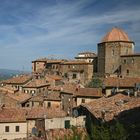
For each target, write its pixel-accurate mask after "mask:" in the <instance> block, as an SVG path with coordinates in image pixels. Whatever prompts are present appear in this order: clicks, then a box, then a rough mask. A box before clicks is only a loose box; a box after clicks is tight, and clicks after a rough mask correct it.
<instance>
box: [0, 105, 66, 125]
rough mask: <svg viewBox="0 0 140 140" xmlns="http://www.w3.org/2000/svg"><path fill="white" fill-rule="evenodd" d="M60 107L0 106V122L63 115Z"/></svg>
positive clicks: (64, 113)
mask: <svg viewBox="0 0 140 140" xmlns="http://www.w3.org/2000/svg"><path fill="white" fill-rule="evenodd" d="M65 116H66V112H64V111H63V110H61V109H60V108H44V107H34V108H6V107H3V108H0V122H23V121H26V119H36V118H55V117H56V118H57V117H65Z"/></svg>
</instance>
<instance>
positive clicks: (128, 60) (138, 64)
mask: <svg viewBox="0 0 140 140" xmlns="http://www.w3.org/2000/svg"><path fill="white" fill-rule="evenodd" d="M121 75H123V76H129V77H138V76H140V53H139V54H138V53H137V54H129V55H122V56H121Z"/></svg>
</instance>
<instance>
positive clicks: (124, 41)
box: [98, 27, 134, 74]
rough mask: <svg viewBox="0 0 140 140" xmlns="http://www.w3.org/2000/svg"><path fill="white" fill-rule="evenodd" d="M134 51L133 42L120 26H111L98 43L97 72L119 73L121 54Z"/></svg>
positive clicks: (128, 53)
mask: <svg viewBox="0 0 140 140" xmlns="http://www.w3.org/2000/svg"><path fill="white" fill-rule="evenodd" d="M133 53H134V42H133V41H131V40H130V39H129V37H128V35H127V34H126V33H125V32H124V31H123V30H122V29H120V28H117V27H115V28H113V29H112V30H111V31H110V32H108V33H107V34H106V35H105V36H104V37H103V39H102V41H101V43H99V44H98V73H101V74H120V72H121V66H120V62H121V55H130V54H133Z"/></svg>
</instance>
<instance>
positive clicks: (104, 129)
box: [90, 121, 128, 140]
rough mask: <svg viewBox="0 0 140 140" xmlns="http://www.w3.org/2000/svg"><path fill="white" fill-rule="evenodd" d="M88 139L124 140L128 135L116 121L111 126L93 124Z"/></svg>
mask: <svg viewBox="0 0 140 140" xmlns="http://www.w3.org/2000/svg"><path fill="white" fill-rule="evenodd" d="M90 137H91V139H92V140H126V139H127V137H128V135H127V133H126V130H125V128H124V127H123V125H122V124H121V123H119V122H118V121H117V122H115V123H114V124H112V125H110V124H107V123H101V124H100V125H99V124H94V125H93V127H92V133H91V136H90Z"/></svg>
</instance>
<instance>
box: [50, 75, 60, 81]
mask: <svg viewBox="0 0 140 140" xmlns="http://www.w3.org/2000/svg"><path fill="white" fill-rule="evenodd" d="M47 77H48V78H51V79H53V80H55V81H58V80H62V77H61V76H59V75H47Z"/></svg>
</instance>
